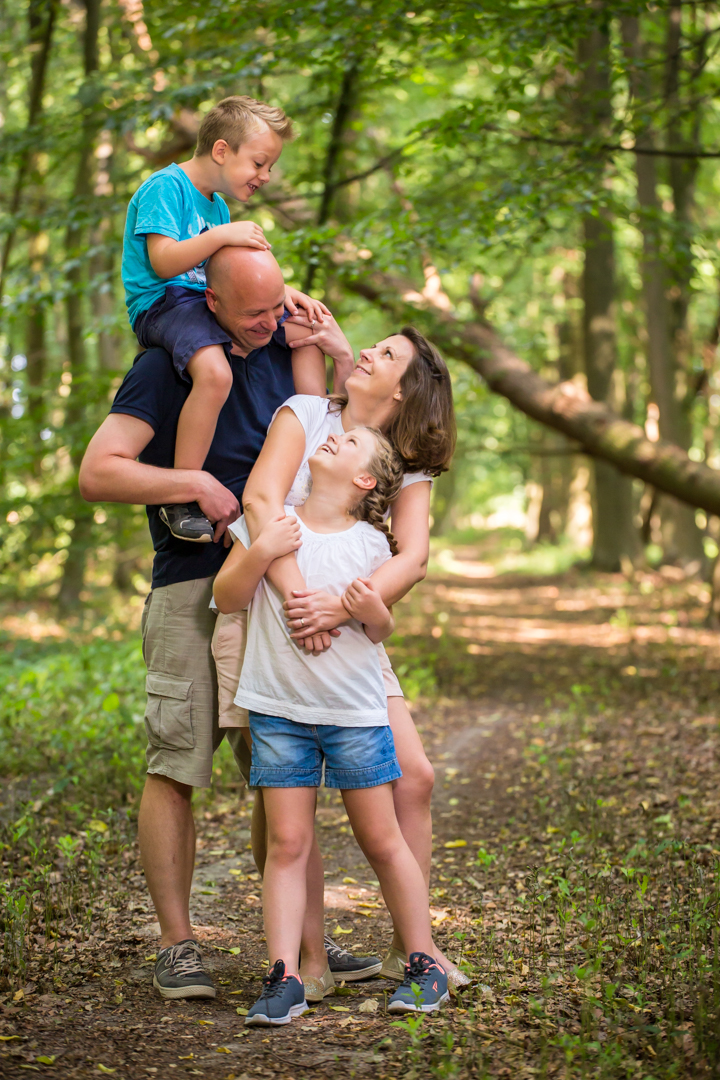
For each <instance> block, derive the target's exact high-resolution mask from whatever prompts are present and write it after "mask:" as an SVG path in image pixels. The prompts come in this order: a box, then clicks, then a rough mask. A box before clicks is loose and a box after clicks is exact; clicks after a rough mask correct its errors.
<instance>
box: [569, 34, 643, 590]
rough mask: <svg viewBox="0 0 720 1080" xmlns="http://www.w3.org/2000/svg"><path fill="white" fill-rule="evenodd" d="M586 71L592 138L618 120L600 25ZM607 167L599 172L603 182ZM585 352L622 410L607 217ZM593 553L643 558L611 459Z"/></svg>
mask: <svg viewBox="0 0 720 1080" xmlns="http://www.w3.org/2000/svg"><path fill="white" fill-rule="evenodd" d="M578 60H579V64H580V69H581V71H582V73H583V75H582V82H581V86H580V93H579V97H578V106H579V114H580V119H581V124H582V127H583V129H584V130H585V131H586V132H587V134H588V135H589V136H590V137H591V138H592V137H597V133H598V131H604V130H606V129H607V128H608V126H609V122H610V120H611V119H612V105H611V82H610V42H609V37H608V34H607V32H606V31H605V30H604V29H601V28H599V27H596V28H595V29H593V30H592V31H591V32H590V33H589V34H588V35H587V36H586V37H585V38H582V39H581V41H580V42H579V45H578ZM603 178H604V169H600V170H599V171H598V173H597V180H598V183H602V181H603ZM583 233H584V248H585V264H584V271H583V282H582V288H583V305H584V307H583V351H584V355H585V373H586V376H587V385H588V390H589V392H590V394H591V396H592V397H593V398H594V399H595V400H596V401H604V402H606V403H607V404H608V405H609V406H610V407H611V408H614V409H617V402H616V401H615V400H614V398H615V394H614V385H613V374H614V372H615V368H616V365H617V330H616V324H615V242H614V237H613V226H612V221H611V220H610V217H609V215H608V214H607V213H604V212H602V211H601V212H599V213H596V214H585V215H584V217H583ZM593 468H594V474H595V475H594V480H595V483H594V485H593V555H592V563H593V565H594V566H595V567H596V568H597V569H599V570H609V571H616V570H620V569H621V567H622V564H623V562H625V561H626V560H629V561H630V562H631V563H637V562H639V561H640V559H641V555H642V549H641V545H640V538H639V535H638V532H637V529H636V528H635V526H634V524H633V493H632V480H630V478H629V477H626V476H622V475H621V474H620V473H619V472H618V470H617V469H616V468H615V467H614V466H612V465H610V464H609V463H608V462H607V461H600V460H596V461H595V462H593Z"/></svg>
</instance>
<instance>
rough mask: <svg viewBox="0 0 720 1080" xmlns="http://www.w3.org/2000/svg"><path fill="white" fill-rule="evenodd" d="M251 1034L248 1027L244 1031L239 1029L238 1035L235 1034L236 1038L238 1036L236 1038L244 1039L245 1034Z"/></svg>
mask: <svg viewBox="0 0 720 1080" xmlns="http://www.w3.org/2000/svg"><path fill="white" fill-rule="evenodd" d="M246 1012H247V1010H246ZM249 1034H250V1032H249V1031H248V1029H247V1028H245V1030H244V1031H238V1033H237V1035H236V1036H235V1038H236V1039H242V1037H243V1035H249Z"/></svg>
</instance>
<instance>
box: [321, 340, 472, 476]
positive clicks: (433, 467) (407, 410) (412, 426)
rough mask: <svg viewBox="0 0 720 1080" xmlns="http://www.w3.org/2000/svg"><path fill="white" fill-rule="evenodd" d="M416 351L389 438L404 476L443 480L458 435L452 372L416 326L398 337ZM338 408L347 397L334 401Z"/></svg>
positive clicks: (336, 398) (390, 427)
mask: <svg viewBox="0 0 720 1080" xmlns="http://www.w3.org/2000/svg"><path fill="white" fill-rule="evenodd" d="M400 333H401V334H402V336H403V337H404V338H407V340H408V341H409V342H410V344H411V345H412V347H413V358H412V360H411V361H410V363H409V364H408V366H407V367H406V368H405V372H404V374H403V375H402V377H401V379H400V391H401V393H402V400H401V401H400V403H399V405H398V408H397V410H396V412H395V415H394V416H393V418H392V420H391V422H390V425H389V427H388V428H387V430H386V431H385V434H386V435H387V437H388V438H389V439H390V441H391V443H392V444H393V446H394V447H395V450H396V452H397V453H398V454H399V456H400V458H401V459H402V463H403V466H404V469H405V472H425V473H429V474H430V476H439V475H440V473H442V472H447V470H448V468H449V466H450V461H451V459H452V456H453V452H454V450H455V440H456V438H457V431H456V428H455V410H454V408H453V398H452V386H451V383H450V372H449V371H448V369H447V364H446V363H445V361H444V360H443V358H442V356H441V355H440V353H439V352H438V351H437V349H436V348H435V346H434V345H433V344H432V343H431V342H430V341H428V339H427V338H426V337H424V336H423V335H422V334H421V333H420V331H419V330H416V329H415V327H414V326H404V327H403V328H402V330H401V331H400ZM333 404H334V405H335V407H338V406H339V407H340V408H341V409H342V408H344V407H345V405H347V396H346V395H344V394H343V395H335V396H334V397H333Z"/></svg>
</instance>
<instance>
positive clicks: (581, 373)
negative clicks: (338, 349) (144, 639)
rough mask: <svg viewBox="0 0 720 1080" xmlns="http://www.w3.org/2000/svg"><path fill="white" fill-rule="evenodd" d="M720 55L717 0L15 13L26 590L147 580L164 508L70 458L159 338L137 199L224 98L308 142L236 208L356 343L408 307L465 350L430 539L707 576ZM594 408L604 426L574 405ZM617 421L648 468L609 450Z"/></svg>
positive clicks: (7, 405) (4, 391) (8, 160)
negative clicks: (287, 123) (506, 539)
mask: <svg viewBox="0 0 720 1080" xmlns="http://www.w3.org/2000/svg"><path fill="white" fill-rule="evenodd" d="M719 47H720V6H719V5H718V4H717V3H703V2H697V3H695V2H693V3H687V2H683V0H666V2H658V3H656V4H653V5H648V4H645V3H643V4H640V3H634V2H632V0H626V2H621V0H607V2H599V0H598V2H594V3H578V2H577V0H571V2H568V3H563V2H550V0H548V2H537V3H531V2H524V3H513V2H507V0H489V2H487V3H483V4H482V5H470V4H468V3H464V2H463V3H453V2H452V0H444V2H443V3H425V2H418V3H413V4H412V5H410V4H399V3H398V2H396V0H365V2H360V0H358V2H356V0H320V2H318V3H313V4H297V5H296V6H295V7H292V6H290V2H289V0H288V3H277V2H274V0H266V2H263V0H259V2H258V3H255V4H253V5H248V4H241V3H237V2H233V0H225V2H224V3H219V2H217V0H203V2H202V3H199V2H197V0H183V2H182V3H179V2H178V0H165V2H156V3H154V4H148V3H145V4H143V0H23V2H20V3H17V4H14V5H4V6H3V8H2V10H1V12H0V50H1V51H2V65H1V67H0V114H1V122H2V136H3V138H2V145H1V148H0V155H1V158H2V168H3V178H4V182H3V184H2V194H1V195H0V211H1V215H2V216H1V217H0V257H1V260H2V262H1V264H0V294H1V297H0V298H1V300H2V307H1V308H0V313H1V318H2V323H1V325H0V432H1V434H0V439H1V443H0V462H1V463H0V520H1V521H2V526H1V527H2V539H3V543H2V549H1V552H0V587H1V588H2V589H3V591H4V593H5V595H6V596H7V595H19V596H21V597H27V598H32V597H34V596H36V595H38V594H41V595H45V596H48V595H49V596H52V597H55V598H57V601H58V603H59V605H60V607H61V608H62V610H64V611H69V610H71V609H72V608H73V607H74V606H76V605H77V604H78V603H79V602H80V601H85V600H88V599H89V598H90V597H91V595H92V591H93V589H95V588H104V587H106V586H108V585H115V586H117V587H118V588H120V589H122V590H130V591H131V592H132V591H138V592H141V591H143V590H144V589H145V588H146V584H147V578H148V576H149V560H150V551H149V545H148V541H147V538H146V531H145V524H144V514H143V512H142V510H141V509H139V508H132V507H122V506H108V507H102V508H98V507H88V506H86V505H85V504H84V503H83V502H82V500H81V499H80V497H79V495H78V493H77V484H76V475H77V467H78V464H79V461H80V459H81V457H82V453H83V451H84V448H85V445H86V444H87V440H88V438H89V437H90V435H91V433H92V431H93V430H94V429H95V427H96V426H97V424H98V423H99V422H100V421H101V419H102V417H103V416H104V415H105V413H106V411H107V408H108V404H109V401H110V400H111V398H112V395H113V392H114V390H115V388H116V387H117V385H118V384H119V381H120V379H121V378H122V374H123V372H124V371H125V370H126V369H127V368H128V366H129V365H130V364H131V363H132V360H133V356H134V354H135V351H136V350H135V343H134V337H133V335H132V333H131V331H130V328H129V326H128V324H127V320H126V316H125V308H124V303H123V296H122V287H121V283H120V277H119V255H120V245H121V238H122V229H123V223H124V215H125V210H126V206H127V202H128V200H129V198H130V196H131V194H132V193H133V191H134V190H135V189H136V188H137V186H138V185H139V184H140V183H141V181H142V180H143V179H144V178H145V177H147V176H148V175H149V174H150V173H151V172H152V171H154V170H155V169H157V168H161V167H162V166H164V165H166V164H168V163H169V162H171V161H174V160H178V161H181V160H184V159H185V158H187V157H189V156H190V155H191V154H192V151H193V148H194V143H195V134H196V131H197V127H198V123H199V119H200V118H201V117H202V115H203V113H204V112H205V111H206V110H207V109H208V108H209V107H210V106H211V105H212V104H213V103H214V102H215V101H217V100H219V99H220V98H222V97H224V96H226V95H227V94H232V93H248V94H252V95H254V96H257V97H261V98H264V99H267V100H269V101H271V102H273V103H276V104H280V105H282V106H283V107H284V108H285V109H286V110H287V111H288V113H289V114H290V115H291V116H292V117H293V118H294V119H295V120H296V122H297V125H298V128H299V132H300V137H299V138H298V140H297V141H296V142H295V143H294V144H292V145H291V146H289V147H288V148H287V149H286V150H285V152H284V154H283V157H282V159H281V161H280V163H279V165H278V166H277V167H276V169H275V171H274V177H275V178H274V181H273V182H272V183H271V184H270V185H269V186H268V187H267V188H266V189H265V190H264V191H263V192H262V194H261V195H260V196H259V197H258V199H259V201H257V202H255V203H253V204H252V205H251V206H250V207H249V208H247V209H246V208H245V207H240V206H238V205H231V212H232V213H233V215H234V216H238V215H240V214H244V213H247V214H250V215H252V216H254V217H255V218H256V219H257V220H259V221H260V222H261V224H262V225H263V227H264V228H265V230H266V232H267V233H268V235H269V237H270V239H271V241H272V243H273V250H274V251H275V253H276V255H277V256H278V258H279V260H280V262H281V265H282V266H283V269H284V270H285V272H286V275H287V276H288V279H289V280H290V281H292V283H293V284H296V285H298V286H300V287H306V288H312V290H313V291H314V292H315V293H316V294H317V295H320V296H323V297H324V298H325V300H326V302H327V303H328V304H329V305H330V307H331V308H332V310H333V312H334V313H335V314H336V316H337V317H338V319H339V320H340V321H341V323H342V325H343V326H344V328H345V329H346V331H347V332H348V334H349V336H350V338H351V340H352V342H353V344H354V345H355V346H356V348H359V347H360V346H361V345H362V344H365V343H370V342H372V341H374V340H375V339H376V338H377V337H379V336H381V335H383V334H384V333H387V332H388V331H389V330H390V329H392V328H393V327H395V326H397V320H398V319H399V318H401V317H402V318H404V317H406V316H407V312H408V309H410V310H411V311H412V313H413V318H415V320H416V321H417V322H418V325H420V326H421V327H422V328H423V329H425V330H427V331H428V332H429V333H430V334H431V335H433V334H434V335H435V336H436V337H437V340H438V341H439V343H440V344H441V346H442V348H443V350H444V352H445V353H446V355H447V358H448V360H449V362H450V364H451V368H452V374H453V380H454V389H455V396H456V402H457V407H458V412H459V421H460V423H459V431H460V438H459V445H458V453H457V457H456V461H455V466H454V469H453V471H452V473H451V474H449V475H448V476H447V477H443V478H442V479H441V480H440V481H439V482H438V483H437V485H436V488H435V493H434V505H433V514H434V524H433V531H434V533H435V534H436V535H439V534H449V533H453V532H454V534H455V535H464V534H465V533H468V532H471V531H472V530H478V529H481V528H486V527H492V526H493V525H495V526H505V527H508V528H510V527H512V528H514V529H515V533H514V534H513V537H514V539H513V542H515V543H517V544H518V545H523V544H529V543H545V544H549V545H555V546H557V547H558V550H560V549H562V550H563V551H566V552H569V556H568V557H573V558H575V557H577V558H581V557H582V558H590V559H592V561H593V563H594V565H595V566H596V567H597V568H599V569H606V570H618V569H621V568H622V569H624V570H626V571H629V570H630V569H631V568H632V566H638V565H640V564H642V563H643V562H644V561H647V560H649V561H650V562H652V563H658V562H660V561H662V560H664V561H667V562H673V563H676V564H679V565H682V566H683V567H685V568H686V569H689V570H691V571H693V570H694V571H697V572H703V573H709V572H710V567H711V565H712V563H713V560H714V559H715V558H716V556H717V550H718V548H717V544H718V526H717V518H716V517H715V516H714V515H713V513H711V512H710V511H711V510H714V508H715V506H716V502H715V501H713V499H712V498H704V499H703V498H701V497H698V496H697V485H696V486H695V487H693V483H692V480H691V473H692V468H693V467H695V468H698V469H701V468H702V465H703V463H704V465H706V466H710V467H711V468H717V466H718V465H719V464H720V461H719V460H718V448H717V439H716V432H717V426H718V419H719V417H720V372H718V365H717V343H718V335H719V321H718V307H719V301H720V297H719V295H718V281H719V280H720V252H719V246H720V213H718V208H717V202H718V199H717V196H718V191H719V190H720V122H719V120H718V115H717V110H718V91H717V87H718V70H719V66H720V65H719V59H718V48H719ZM473 335H474V336H473ZM483 357H484V359H483ZM488 358H489V359H488ZM508 358H510V359H508ZM520 360H522V361H524V362H525V363H527V364H529V365H530V369H532V370H531V371H530V373H529V374H527V373H524V372H523V370H522V369H521V365H519V361H520ZM488 364H490V365H492V364H495V368H494V371H495V374H494V375H493V374H492V373H489V368H488ZM498 364H500V365H501V366H502V365H503V364H505V367H504V368H503V370H502V371H499V369H498ZM508 364H510V367H508V366H507V365H508ZM513 364H515V367H514V368H512V372H511V371H510V368H511V367H512V365H513ZM483 365H485V366H483ZM478 371H482V372H483V374H485V375H488V378H489V383H490V385H491V386H492V387H493V390H491V389H489V387H488V383H487V382H483V380H482V379H481V378H480V376H479V375H478ZM533 380H534V381H533ZM541 380H544V381H541ZM557 384H562V385H563V388H564V389H563V392H562V393H560V394H559V395H558V393H557V392H556V393H555V396H554V397H552V401H551V399H550V398H546V397H543V395H544V394H545V390H544V389H543V387H545V386H550V387H552V386H556V385H557ZM573 395H574V396H573ZM588 395H589V397H588ZM592 399H594V401H595V402H597V403H599V404H598V405H597V406H592ZM548 402H550V404H548ZM563 402H575V403H576V404H575V405H572V407H571V406H570V405H569V404H568V405H567V407H566V406H565V405H563ZM583 402H585V406H583V404H582V403H583ZM577 403H579V405H577ZM588 403H589V404H588ZM576 406H577V407H578V408H580V407H582V408H585V407H586V406H587V410H588V411H587V416H588V417H589V418H590V419H588V421H587V424H586V428H587V432H586V430H585V428H583V427H582V425H581V426H580V427H578V426H577V425H576V426H575V427H573V428H572V429H571V428H570V427H568V426H567V425H565V426H563V424H562V423H554V422H553V415H554V416H555V418H557V417H558V416H560V415H561V414H562V413H563V409H564V410H565V412H569V411H571V409H575V408H576ZM604 407H608V408H609V409H610V410H612V412H613V413H614V414H616V415H617V416H618V417H620V418H621V419H622V420H623V421H624V422H625V423H624V426H622V425H621V426H620V427H618V428H617V429H612V430H613V431H615V430H617V431H618V432H620V434H619V435H618V436H617V438H616V437H615V435H613V436H612V438H613V439H615V448H614V450H613V454H614V457H613V455H612V454H611V455H610V456H611V458H612V460H614V461H615V462H616V464H617V463H619V464H621V465H623V467H624V468H625V469H626V475H621V473H620V472H618V470H617V468H616V467H615V465H614V464H611V463H609V461H608V460H607V456H608V455H607V453H605V457H604V458H603V457H602V456H598V453H604V451H602V448H601V451H598V447H597V445H596V444H594V443H593V438H594V437H595V436H594V435H593V434H592V430H594V429H593V424H595V423H596V420H597V416H599V415H600V413H598V412H597V410H598V409H600V410H601V411H602V409H603V408H604ZM593 409H595V410H596V411H595V412H593V411H592V410H593ZM537 417H540V418H541V419H542V420H544V421H547V422H546V423H540V422H538V419H537ZM592 417H595V418H596V419H595V420H592ZM534 418H535V419H534ZM591 421H592V422H591ZM583 423H585V421H583ZM632 424H634V425H637V426H638V427H639V429H644V433H645V436H644V437H645V438H646V439H647V440H649V444H652V443H654V442H657V440H658V439H661V440H666V441H668V442H670V443H672V444H674V445H675V446H676V447H678V448H679V451H678V454H677V455H676V456H675V458H673V462H674V464H673V465H672V468H674V469H675V474H674V475H675V479H676V481H677V482H676V483H675V486H674V487H673V486H672V485H671V487H670V489H669V490H673V491H676V492H680V493H682V492H683V491H685V488H687V490H686V497H687V498H689V499H690V500H691V502H692V501H694V502H695V505H694V506H689V505H688V504H687V503H686V502H681V501H679V500H677V499H675V498H673V497H672V496H670V495H668V494H665V493H663V490H660V488H661V487H662V483H664V480H663V476H665V475H666V474H667V470H668V468H669V466H668V465H667V463H666V464H664V465H663V467H662V469H659V470H656V473H654V474H652V476H657V478H658V485H657V487H656V486H655V485H654V484H653V485H651V484H649V483H648V482H647V480H648V478H650V479H652V476H650V475H649V474H648V473H647V471H643V468H642V467H641V459H642V458H643V454H645V456H646V457H647V454H646V453H645V450H643V448H642V446H641V447H640V449H638V445H636V444H633V445H632V446H631V445H630V443H629V442H628V441H627V440H628V439H630V435H628V433H632V431H633V429H632V427H631V426H630V425H632ZM569 434H570V435H572V437H571V438H570V437H568V435H569ZM586 434H587V438H586ZM635 438H636V439H637V438H640V439H642V438H643V431H642V430H639V431H638V430H636V433H635ZM630 441H632V439H630ZM587 450H590V451H591V454H590V455H588V454H587V453H585V452H584V451H587ZM693 463H696V464H695V466H694V465H693ZM663 470H665V471H664V472H663ZM703 476H704V480H703V481H702V482H703V484H704V485H705V487H704V490H705V491H708V490H711V489H712V487H713V484H714V483H715V482H716V481H715V478H714V477H713V476H709V475H708V474H707V473H705V472H704V473H703ZM638 477H644V479H638ZM683 485H685V487H684V486H683ZM716 497H717V500H718V503H717V505H720V475H719V476H718V478H717V495H716ZM697 506H703V507H705V509H704V510H698V509H697Z"/></svg>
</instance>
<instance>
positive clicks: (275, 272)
mask: <svg viewBox="0 0 720 1080" xmlns="http://www.w3.org/2000/svg"><path fill="white" fill-rule="evenodd" d="M205 275H206V279H207V291H206V294H205V295H206V299H207V304H208V307H209V308H210V310H211V311H212V312H213V313H214V315H215V318H216V319H217V321H218V322H219V323H220V325H221V326H222V328H223V329H224V330H226V331H227V332H228V334H229V335H230V337H231V338H232V339H233V342H234V343H235V345H236V346H237V347H238V348H239V349H240V351H241V352H242V353H243V354H244V355H247V353H248V352H250V351H251V350H252V349H257V348H260V346H262V345H267V343H268V342H269V341H270V339H271V337H272V335H273V333H274V331H275V330H276V329H277V320H278V319H279V318H280V316H281V315H282V313H283V306H284V303H285V282H284V281H283V276H282V272H281V270H280V267H279V266H278V262H277V259H276V258H275V256H274V255H273V254H272V253H271V252H269V251H258V250H255V249H253V248H244V247H224V248H220V250H219V251H216V252H215V254H214V255H213V256H212V258H211V259H209V261H208V263H207V265H206V267H205Z"/></svg>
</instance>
